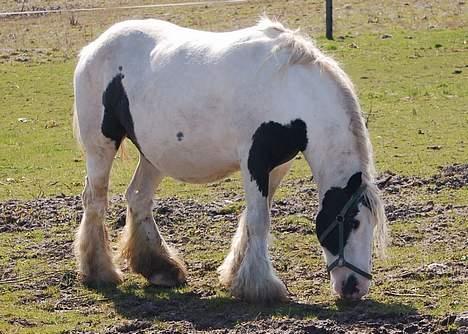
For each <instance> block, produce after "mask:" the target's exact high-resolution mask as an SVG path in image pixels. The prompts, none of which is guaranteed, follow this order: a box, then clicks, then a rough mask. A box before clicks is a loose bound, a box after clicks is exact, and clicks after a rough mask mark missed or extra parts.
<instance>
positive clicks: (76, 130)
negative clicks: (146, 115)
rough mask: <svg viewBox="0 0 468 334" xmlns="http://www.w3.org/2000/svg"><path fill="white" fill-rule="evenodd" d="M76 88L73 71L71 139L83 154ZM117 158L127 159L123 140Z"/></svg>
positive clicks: (85, 48)
mask: <svg viewBox="0 0 468 334" xmlns="http://www.w3.org/2000/svg"><path fill="white" fill-rule="evenodd" d="M87 48H88V47H84V48H83V49H82V50H81V52H80V54H79V56H78V57H79V60H78V64H80V61H81V60H82V59H83V57H84V55H85V54H86V52H87ZM78 66H79V65H77V67H78ZM76 86H77V77H76V70H75V75H74V95H75V98H74V103H73V120H72V128H73V137H74V138H75V140H76V143H77V145H78V147H79V148H80V150H81V151H82V152H84V145H83V142H82V138H81V132H80V122H79V116H78V110H77V103H76V98H77V94H76ZM119 156H120V158H121V159H122V160H126V159H127V158H128V152H127V145H126V143H125V139H124V140H122V142H121V143H120V146H119Z"/></svg>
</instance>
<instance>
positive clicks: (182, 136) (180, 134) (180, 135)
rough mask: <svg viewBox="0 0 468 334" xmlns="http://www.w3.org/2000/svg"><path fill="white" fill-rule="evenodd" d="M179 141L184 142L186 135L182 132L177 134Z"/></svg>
mask: <svg viewBox="0 0 468 334" xmlns="http://www.w3.org/2000/svg"><path fill="white" fill-rule="evenodd" d="M176 136H177V140H178V141H182V139H184V133H183V132H182V131H179V132H177V135H176Z"/></svg>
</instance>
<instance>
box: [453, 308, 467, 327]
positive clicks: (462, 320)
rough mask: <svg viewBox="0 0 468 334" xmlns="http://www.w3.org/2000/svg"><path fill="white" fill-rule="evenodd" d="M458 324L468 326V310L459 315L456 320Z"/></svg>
mask: <svg viewBox="0 0 468 334" xmlns="http://www.w3.org/2000/svg"><path fill="white" fill-rule="evenodd" d="M454 323H455V325H457V326H468V311H466V312H463V313H460V314H459V315H457V317H456V318H455V321H454Z"/></svg>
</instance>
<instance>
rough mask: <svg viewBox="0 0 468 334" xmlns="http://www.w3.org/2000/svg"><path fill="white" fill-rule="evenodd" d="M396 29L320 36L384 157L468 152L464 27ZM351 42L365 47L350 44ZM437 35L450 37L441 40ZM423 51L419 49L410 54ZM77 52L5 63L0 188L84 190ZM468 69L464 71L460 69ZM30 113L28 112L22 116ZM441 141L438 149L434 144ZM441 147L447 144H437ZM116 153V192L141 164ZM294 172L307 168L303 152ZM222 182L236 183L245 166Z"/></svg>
mask: <svg viewBox="0 0 468 334" xmlns="http://www.w3.org/2000/svg"><path fill="white" fill-rule="evenodd" d="M407 36H408V33H405V32H395V33H394V34H393V38H391V39H383V40H382V39H380V38H379V35H375V34H368V35H363V34H361V35H359V36H357V37H355V38H350V39H345V40H344V41H342V42H339V41H337V42H329V41H325V40H322V39H320V40H318V43H319V44H320V45H323V46H324V48H325V49H326V48H329V47H330V46H334V48H335V50H333V55H334V56H335V57H336V58H337V59H338V60H339V61H340V62H341V63H342V64H343V66H344V68H345V69H346V71H347V72H348V73H349V74H350V76H351V77H352V78H353V79H354V81H355V84H356V86H357V88H358V91H359V96H360V98H361V102H362V106H363V110H364V112H365V113H366V115H367V117H369V130H370V133H371V137H372V141H373V145H374V150H375V156H376V162H377V167H378V169H379V170H391V171H393V172H396V173H400V174H410V175H419V176H429V175H432V174H434V173H435V172H436V171H437V167H438V166H441V165H446V164H450V163H454V162H463V161H466V159H467V153H466V152H467V150H466V139H465V137H466V131H467V124H468V111H467V109H466V102H467V100H468V99H467V94H468V93H467V90H466V79H467V73H468V70H465V63H464V61H463V60H464V59H463V58H462V57H460V54H461V53H463V51H466V48H467V46H466V44H464V41H465V40H466V38H467V37H468V36H467V34H466V32H465V31H462V30H450V31H429V32H414V33H412V34H411V36H412V39H407V38H406V37H407ZM351 42H353V43H355V44H357V45H358V46H359V49H353V48H350V47H349V44H350V43H351ZM438 43H443V47H440V48H435V47H434V46H435V45H436V44H438ZM415 54H418V56H417V57H416V58H413V56H414V55H415ZM73 68H74V61H71V60H69V61H65V62H52V63H47V64H17V63H13V64H1V65H0V74H1V75H2V79H3V80H2V81H1V82H0V90H1V91H2V92H3V95H2V97H1V100H2V101H1V102H2V103H1V105H0V114H2V115H4V120H3V122H2V123H1V124H0V132H1V134H2V136H1V137H0V182H1V183H0V187H1V188H0V198H3V199H6V198H33V197H40V196H44V195H47V196H49V195H53V194H57V193H65V194H76V193H79V192H80V191H81V188H82V180H83V178H84V175H85V171H84V159H83V156H82V154H81V152H80V151H79V149H78V148H77V145H76V144H75V141H74V139H73V137H72V130H71V113H72V105H73V94H72V73H73ZM456 69H462V73H461V74H454V73H453V72H454V70H456ZM23 118H26V122H24V123H23V122H21V121H19V119H23ZM434 147H435V148H436V149H434ZM439 148H440V149H439ZM132 153H133V154H132V155H131V156H132V158H133V159H130V160H129V161H120V160H117V161H116V163H115V168H114V171H113V177H112V185H113V186H112V188H111V191H112V192H113V193H122V192H123V191H124V189H125V187H126V185H127V184H128V182H129V181H130V179H131V175H132V172H133V168H134V167H135V158H134V156H135V154H134V151H133V152H132ZM296 165H298V166H297V167H296V169H295V170H293V172H292V177H302V176H304V175H305V174H307V173H309V172H308V170H307V167H306V166H305V163H304V161H303V160H300V161H297V162H296ZM231 179H232V182H227V183H222V186H223V188H224V189H225V190H236V189H238V188H239V182H238V175H237V176H234V177H233V178H231ZM219 185H220V184H219V183H218V184H215V185H214V186H211V187H206V186H192V185H182V184H180V183H175V182H173V181H166V182H164V183H163V185H162V187H161V194H162V195H178V196H182V197H187V198H189V197H192V196H197V197H201V198H205V199H208V200H209V199H210V198H211V197H212V196H213V195H215V194H216V192H217V187H218V186H219Z"/></svg>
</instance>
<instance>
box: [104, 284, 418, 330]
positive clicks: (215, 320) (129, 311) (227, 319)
mask: <svg viewBox="0 0 468 334" xmlns="http://www.w3.org/2000/svg"><path fill="white" fill-rule="evenodd" d="M96 291H97V292H98V293H100V294H102V295H103V296H104V297H105V298H106V299H107V300H109V301H111V302H112V303H113V304H114V307H115V310H116V312H117V313H118V314H120V315H121V316H122V317H124V318H127V319H139V320H150V321H154V320H157V321H186V322H189V323H191V324H192V326H193V327H194V328H195V329H198V330H203V329H208V328H210V329H219V328H233V327H234V326H236V325H237V324H239V323H241V322H245V321H249V320H258V319H262V318H269V317H271V316H275V317H281V318H292V319H314V318H318V319H332V320H334V321H336V322H337V323H343V324H347V323H354V322H357V321H360V322H363V321H364V322H366V321H367V322H373V321H376V320H378V321H379V322H381V323H390V324H394V323H396V322H400V321H401V316H402V315H404V316H406V317H408V316H411V315H418V313H417V311H416V309H414V308H412V307H410V306H407V305H404V304H400V303H388V304H384V303H380V302H377V301H373V300H371V299H367V300H363V301H359V302H340V301H337V302H336V303H327V304H323V303H316V304H305V303H300V302H290V303H283V304H276V305H271V306H265V305H263V306H262V305H252V304H247V303H245V302H242V301H239V300H236V299H233V298H230V297H222V296H213V297H210V298H203V297H201V296H200V295H197V294H196V293H193V292H186V291H184V289H161V288H156V287H153V286H147V287H144V288H142V287H141V286H140V285H138V284H134V285H133V284H132V285H127V286H126V287H125V288H123V289H122V288H109V287H108V288H100V289H97V290H96Z"/></svg>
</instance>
